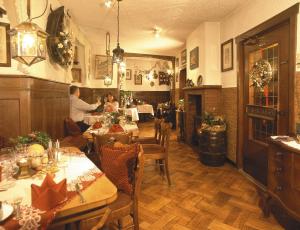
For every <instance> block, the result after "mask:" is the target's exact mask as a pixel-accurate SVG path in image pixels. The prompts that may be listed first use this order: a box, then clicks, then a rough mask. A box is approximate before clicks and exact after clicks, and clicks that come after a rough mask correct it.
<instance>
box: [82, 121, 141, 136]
mask: <svg viewBox="0 0 300 230" xmlns="http://www.w3.org/2000/svg"><path fill="white" fill-rule="evenodd" d="M121 126H122V128H123V129H124V131H125V132H132V134H133V136H134V137H137V136H138V135H139V128H138V126H137V124H135V123H131V124H125V125H121ZM108 131H109V128H104V127H102V128H100V129H92V127H90V128H89V129H88V130H87V132H89V133H96V134H98V135H103V134H106V133H108Z"/></svg>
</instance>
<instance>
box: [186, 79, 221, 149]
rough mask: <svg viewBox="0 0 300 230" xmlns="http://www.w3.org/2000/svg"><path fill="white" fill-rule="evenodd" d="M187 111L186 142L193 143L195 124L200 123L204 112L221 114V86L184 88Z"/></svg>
mask: <svg viewBox="0 0 300 230" xmlns="http://www.w3.org/2000/svg"><path fill="white" fill-rule="evenodd" d="M183 90H184V110H185V132H184V137H185V141H186V142H187V143H188V144H192V142H193V140H192V139H193V133H194V130H195V123H199V120H200V119H201V116H202V115H203V114H204V112H205V111H206V112H213V113H214V114H216V115H217V114H220V113H221V93H222V92H221V90H222V88H221V86H219V85H204V86H201V87H191V88H184V89H183Z"/></svg>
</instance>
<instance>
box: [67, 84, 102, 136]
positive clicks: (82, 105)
mask: <svg viewBox="0 0 300 230" xmlns="http://www.w3.org/2000/svg"><path fill="white" fill-rule="evenodd" d="M79 96H80V90H79V88H78V87H77V86H75V85H72V86H70V117H71V119H72V120H73V121H74V122H76V123H77V125H78V126H79V127H80V130H81V132H85V131H86V130H87V129H88V128H89V127H90V126H89V125H88V124H86V123H84V121H83V118H84V114H85V113H87V112H89V111H92V110H95V109H97V107H98V106H100V105H101V102H100V101H99V100H98V101H97V103H95V104H92V105H90V104H88V103H86V102H84V101H83V100H81V99H79Z"/></svg>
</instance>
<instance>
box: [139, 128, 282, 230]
mask: <svg viewBox="0 0 300 230" xmlns="http://www.w3.org/2000/svg"><path fill="white" fill-rule="evenodd" d="M139 126H140V130H141V131H140V135H141V136H151V134H152V133H151V130H152V124H151V123H142V124H139ZM170 172H171V180H172V183H173V185H172V186H171V187H168V185H167V181H166V180H163V179H162V177H161V176H160V175H159V173H158V170H157V169H156V168H155V166H154V164H153V162H147V163H146V166H145V172H144V178H143V184H142V189H141V197H140V203H139V213H140V229H141V230H146V229H147V230H156V229H157V230H158V229H163V230H167V229H174V230H177V229H180V230H191V229H193V230H198V229H199V230H201V229H216V230H223V229H224V230H225V229H226V230H227V229H228V230H232V229H244V230H257V229H263V230H277V229H282V228H281V227H280V226H279V225H278V224H277V222H276V220H275V219H274V218H272V217H270V218H264V217H263V215H262V212H261V210H260V208H259V207H258V195H257V193H256V190H255V187H254V186H253V185H252V184H251V182H249V181H248V180H247V179H246V178H245V177H244V176H243V175H242V174H241V173H240V172H239V171H238V170H237V169H236V168H235V167H234V166H232V165H230V164H226V165H225V166H223V167H218V168H212V167H207V166H204V165H202V164H201V163H200V162H199V160H198V155H197V153H196V152H194V151H193V149H192V148H190V147H189V146H187V145H185V144H183V143H178V142H177V141H176V137H175V133H174V134H173V135H172V138H171V143H170Z"/></svg>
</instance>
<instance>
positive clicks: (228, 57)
mask: <svg viewBox="0 0 300 230" xmlns="http://www.w3.org/2000/svg"><path fill="white" fill-rule="evenodd" d="M221 70H222V72H226V71H230V70H233V39H229V40H228V41H226V42H224V43H222V44H221Z"/></svg>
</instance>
